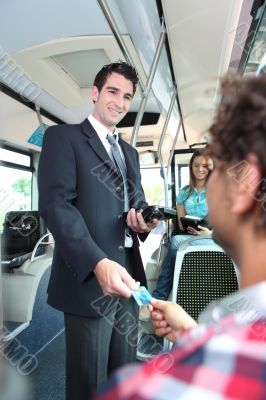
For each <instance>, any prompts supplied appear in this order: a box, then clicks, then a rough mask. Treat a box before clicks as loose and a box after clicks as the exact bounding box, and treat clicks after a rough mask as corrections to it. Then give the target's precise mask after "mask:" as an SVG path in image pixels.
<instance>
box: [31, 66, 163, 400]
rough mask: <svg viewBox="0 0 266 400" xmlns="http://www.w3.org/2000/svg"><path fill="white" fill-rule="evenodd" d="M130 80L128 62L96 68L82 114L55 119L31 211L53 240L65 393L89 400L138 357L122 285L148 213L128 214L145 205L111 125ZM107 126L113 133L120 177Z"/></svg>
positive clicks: (129, 283)
mask: <svg viewBox="0 0 266 400" xmlns="http://www.w3.org/2000/svg"><path fill="white" fill-rule="evenodd" d="M137 82H138V78H137V75H136V72H135V70H134V69H133V68H132V67H131V66H130V65H128V64H127V63H124V62H118V63H113V64H110V65H107V66H104V67H103V68H102V69H101V70H100V71H99V72H98V74H97V75H96V77H95V81H94V85H93V87H92V99H93V102H94V109H93V112H92V114H91V115H90V116H89V117H88V119H86V120H85V121H83V122H82V123H81V124H80V125H60V126H53V127H51V128H49V129H48V130H47V131H46V133H45V137H44V142H43V149H42V153H41V156H40V162H39V172H38V177H39V211H40V214H41V216H42V217H43V219H44V221H45V222H46V224H47V226H48V228H49V230H50V231H51V233H52V234H53V236H54V239H55V249H54V258H53V264H52V271H51V278H50V282H49V287H48V303H49V304H50V305H52V306H53V307H55V308H57V309H59V310H62V311H63V312H64V316H65V336H66V370H67V372H66V375H67V376H66V392H67V399H68V400H70V399H72V400H73V399H75V400H82V399H86V400H88V399H89V398H90V396H91V393H92V391H93V390H94V389H95V388H96V387H97V386H99V384H100V383H101V382H103V381H105V380H106V378H107V375H108V374H109V373H110V372H111V371H112V370H114V369H116V368H117V367H119V366H121V365H123V364H125V363H128V362H130V361H134V360H135V357H136V344H137V330H138V308H137V305H136V303H135V301H134V300H133V299H132V297H131V291H130V289H133V288H135V289H136V288H137V283H136V281H138V282H140V283H141V284H144V285H145V283H146V279H145V273H144V269H143V265H142V262H141V257H140V253H139V248H138V239H137V234H136V233H145V232H148V231H149V230H150V229H151V228H153V227H154V226H155V225H156V221H152V222H151V223H150V224H146V223H145V222H144V219H143V218H142V215H141V213H139V212H136V209H137V208H138V207H139V206H141V205H143V204H145V197H144V193H143V189H142V186H141V180H140V168H139V159H138V154H137V151H136V150H135V149H134V148H133V147H131V146H130V145H129V144H128V143H126V142H125V141H123V140H122V139H119V140H118V135H117V129H116V125H117V123H118V122H119V121H121V119H122V118H123V117H124V116H125V115H126V113H127V112H128V110H129V107H130V104H131V100H132V98H133V96H134V93H135V90H136V84H137ZM108 134H109V136H110V134H111V136H112V137H113V135H116V136H114V138H115V146H118V149H119V155H120V158H121V159H122V162H123V163H124V166H125V171H126V175H127V176H126V182H125V179H124V180H123V179H122V178H123V177H122V175H123V174H122V173H121V168H120V169H119V165H118V163H117V164H116V162H115V161H116V159H115V157H114V155H113V153H112V145H111V144H110V143H109V141H108V139H107V135H108ZM109 139H110V138H109ZM126 198H127V199H128V201H126ZM125 203H128V204H125ZM128 206H129V212H128V216H127V221H126V222H125V220H124V218H123V212H124V211H125V210H127V207H128Z"/></svg>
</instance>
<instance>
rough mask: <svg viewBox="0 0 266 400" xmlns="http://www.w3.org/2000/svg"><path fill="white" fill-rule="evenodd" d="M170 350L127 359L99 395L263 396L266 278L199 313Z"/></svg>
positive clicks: (156, 398)
mask: <svg viewBox="0 0 266 400" xmlns="http://www.w3.org/2000/svg"><path fill="white" fill-rule="evenodd" d="M202 318H203V321H204V320H208V324H205V323H203V324H200V325H199V326H198V327H197V328H195V329H193V330H192V331H190V332H187V333H185V334H184V335H183V336H182V338H181V339H179V340H178V343H177V344H176V346H175V349H173V350H172V351H171V352H170V353H164V354H161V355H159V356H157V357H155V358H154V359H152V360H151V361H149V362H147V363H145V364H138V365H129V366H126V367H124V368H122V369H121V370H120V371H118V373H116V374H115V375H114V376H113V377H112V378H111V379H110V380H109V381H108V382H107V384H106V386H105V387H104V388H103V389H102V390H101V392H99V394H98V396H97V397H96V398H97V399H98V400H114V399H115V400H119V399H120V400H129V399H130V400H142V399H143V400H144V399H145V400H150V399H152V400H171V399H175V400H176V399H178V400H180V399H186V400H190V399H192V400H194V399H199V400H209V399H212V400H214V399H215V400H220V399H228V398H231V399H248V400H252V399H266V282H263V283H260V284H258V285H255V286H253V287H250V288H248V289H245V290H241V291H239V292H238V293H236V294H234V295H231V296H228V297H226V298H225V299H223V300H222V301H219V302H217V303H216V305H213V306H210V307H209V308H208V309H207V310H206V311H205V312H204V313H203V317H202Z"/></svg>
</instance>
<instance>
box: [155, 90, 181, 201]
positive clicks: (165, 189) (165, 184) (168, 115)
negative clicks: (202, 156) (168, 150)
mask: <svg viewBox="0 0 266 400" xmlns="http://www.w3.org/2000/svg"><path fill="white" fill-rule="evenodd" d="M176 93H177V89H176V86H175V87H174V91H173V94H172V98H171V102H170V105H169V108H168V111H167V115H166V118H165V122H164V126H163V130H162V133H161V136H160V140H159V144H158V158H159V161H160V165H161V171H162V173H163V182H164V201H165V203H164V204H165V206H166V207H167V206H168V196H167V194H168V185H167V174H165V170H164V162H163V157H162V148H163V141H164V137H165V133H166V129H167V126H168V123H169V120H170V117H171V114H172V110H173V107H174V104H175V100H176Z"/></svg>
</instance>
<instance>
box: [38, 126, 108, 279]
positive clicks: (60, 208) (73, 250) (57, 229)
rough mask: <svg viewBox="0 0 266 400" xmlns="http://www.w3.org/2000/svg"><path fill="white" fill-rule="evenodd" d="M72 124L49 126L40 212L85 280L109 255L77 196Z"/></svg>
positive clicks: (41, 165) (63, 253)
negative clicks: (95, 236)
mask: <svg viewBox="0 0 266 400" xmlns="http://www.w3.org/2000/svg"><path fill="white" fill-rule="evenodd" d="M68 129H69V126H66V127H64V126H63V125H62V126H56V127H51V128H49V129H48V130H47V131H46V133H45V135H44V141H43V148H42V152H41V156H40V161H39V169H38V186H39V212H40V215H41V216H42V217H43V219H44V221H45V223H46V225H47V227H48V229H49V230H50V231H51V233H52V235H53V236H54V239H55V242H56V248H57V250H58V251H59V252H60V254H61V256H62V257H63V259H64V261H65V263H66V264H67V265H70V266H71V267H72V268H73V269H74V270H75V271H76V273H77V279H78V281H79V282H83V281H84V280H85V279H86V278H87V276H88V275H89V274H90V273H91V271H92V270H93V268H94V267H95V265H96V264H97V262H98V261H100V260H101V259H103V258H105V257H107V256H106V254H105V253H104V252H103V251H102V250H101V249H100V248H99V246H98V245H97V244H96V243H95V242H94V240H93V239H92V237H91V235H90V232H89V230H88V228H87V225H86V224H85V221H84V219H83V217H82V215H81V214H80V212H79V210H78V209H77V208H76V207H74V206H73V202H74V201H75V199H76V197H77V193H76V185H77V176H76V155H75V152H74V149H73V146H72V144H71V142H70V138H69V132H68Z"/></svg>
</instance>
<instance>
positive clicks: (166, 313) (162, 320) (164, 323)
mask: <svg viewBox="0 0 266 400" xmlns="http://www.w3.org/2000/svg"><path fill="white" fill-rule="evenodd" d="M149 309H150V311H151V319H152V324H153V326H154V328H155V333H156V335H157V336H163V337H166V339H168V340H170V341H171V342H175V341H176V340H177V339H178V338H179V337H180V335H181V334H182V333H183V332H184V331H185V330H189V329H192V328H194V327H195V326H197V323H196V321H194V319H193V318H191V317H190V315H188V314H187V313H186V311H185V310H184V309H183V308H182V307H181V306H179V305H178V304H176V303H172V302H171V301H162V300H157V299H152V300H151V305H150V306H149Z"/></svg>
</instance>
